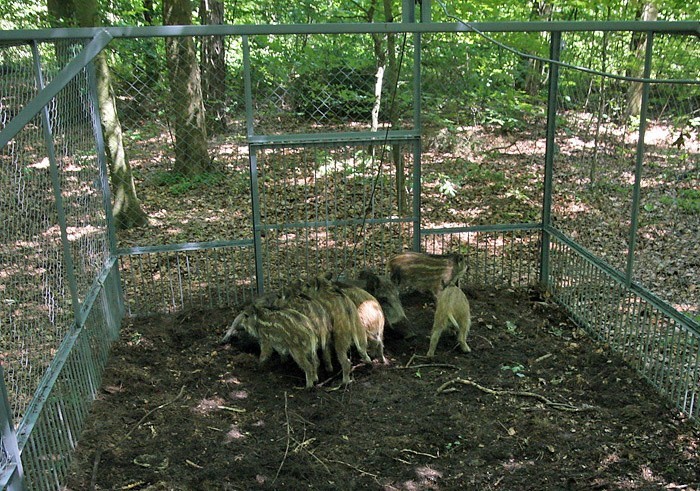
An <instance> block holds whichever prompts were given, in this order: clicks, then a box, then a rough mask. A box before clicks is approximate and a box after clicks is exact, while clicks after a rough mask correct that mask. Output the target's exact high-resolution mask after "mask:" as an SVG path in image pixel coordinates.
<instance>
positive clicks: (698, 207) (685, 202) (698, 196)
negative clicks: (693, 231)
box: [659, 189, 700, 214]
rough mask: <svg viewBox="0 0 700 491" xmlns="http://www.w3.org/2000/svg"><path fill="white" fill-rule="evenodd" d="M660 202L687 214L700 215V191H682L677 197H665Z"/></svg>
mask: <svg viewBox="0 0 700 491" xmlns="http://www.w3.org/2000/svg"><path fill="white" fill-rule="evenodd" d="M659 201H660V202H661V203H663V204H665V205H671V206H674V205H675V206H676V207H678V209H679V210H681V211H683V212H685V213H691V214H692V213H699V212H700V189H680V190H678V193H677V196H675V197H674V196H669V195H663V196H661V198H660V199H659Z"/></svg>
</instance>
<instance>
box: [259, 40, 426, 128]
mask: <svg viewBox="0 0 700 491" xmlns="http://www.w3.org/2000/svg"><path fill="white" fill-rule="evenodd" d="M250 50H251V83H252V92H253V103H254V109H255V128H254V130H255V133H256V134H273V135H274V134H285V133H318V132H329V131H363V130H364V131H367V130H370V129H374V130H375V131H376V129H377V127H379V126H383V125H384V123H386V122H389V121H393V122H394V123H395V124H394V125H393V129H395V130H397V129H401V128H404V129H405V128H408V127H411V126H412V116H413V113H412V110H411V108H412V102H411V101H412V98H413V96H412V94H413V56H412V37H411V36H410V35H407V34H394V33H389V34H375V35H346V34H337V35H333V36H322V35H313V36H311V35H296V36H255V37H251V38H250ZM377 87H379V89H377Z"/></svg>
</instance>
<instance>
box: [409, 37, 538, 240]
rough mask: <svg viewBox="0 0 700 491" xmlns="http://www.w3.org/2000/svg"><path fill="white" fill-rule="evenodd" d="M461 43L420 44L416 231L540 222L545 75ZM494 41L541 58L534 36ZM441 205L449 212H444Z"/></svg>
mask: <svg viewBox="0 0 700 491" xmlns="http://www.w3.org/2000/svg"><path fill="white" fill-rule="evenodd" d="M460 38H463V40H464V42H463V43H455V42H454V41H455V39H454V35H445V34H431V35H426V36H424V38H423V39H424V43H425V47H424V54H423V58H422V60H423V64H424V66H425V69H424V72H425V77H424V87H425V88H424V90H423V91H422V98H423V102H422V107H423V109H424V112H425V118H424V127H423V134H424V141H423V149H424V153H423V155H422V159H421V160H422V171H421V185H422V189H423V190H424V192H423V193H422V196H421V229H423V230H431V229H434V228H446V227H450V226H452V227H465V226H476V225H494V224H513V223H530V222H533V221H539V220H540V218H541V216H540V214H541V206H542V197H543V195H542V182H543V179H542V170H543V168H544V150H545V142H544V136H545V133H544V130H545V125H544V124H543V121H544V114H545V108H546V85H545V80H546V77H545V74H544V72H543V70H544V69H543V67H542V66H535V65H534V64H532V65H530V64H529V61H528V60H527V59H525V58H523V57H521V56H518V55H516V54H513V53H511V52H509V51H506V50H503V49H498V48H495V49H494V47H493V46H492V45H490V43H488V42H487V41H485V40H483V39H482V38H480V37H479V36H476V35H474V34H469V35H468V34H464V35H460ZM499 39H500V40H502V41H504V42H508V43H516V45H528V46H531V47H532V49H533V50H534V52H535V53H539V51H542V50H543V49H544V51H545V53H546V47H547V45H546V38H543V37H542V35H540V34H539V33H536V34H524V33H520V34H519V35H515V34H511V35H503V36H501V37H500V38H499ZM484 50H489V52H492V53H493V56H492V57H491V58H489V60H490V61H489V62H488V63H486V62H484V61H483V60H485V59H486V58H485V57H483V56H479V54H480V52H481V51H484ZM446 59H449V60H450V61H451V62H452V63H453V64H454V67H453V69H452V70H450V71H449V72H448V73H444V72H443V71H440V70H438V67H440V66H444V63H445V62H446V61H445V60H446ZM494 87H498V89H494ZM494 90H498V93H499V95H498V97H495V98H494V97H492V93H493V91H494ZM446 207H447V208H448V209H449V212H450V213H449V214H445V213H442V210H444V209H445V208H446ZM446 216H447V217H448V218H446Z"/></svg>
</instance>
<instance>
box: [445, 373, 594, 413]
mask: <svg viewBox="0 0 700 491" xmlns="http://www.w3.org/2000/svg"><path fill="white" fill-rule="evenodd" d="M454 384H463V385H471V386H472V387H475V388H477V389H479V390H480V391H482V392H486V393H487V394H491V395H494V396H504V395H507V396H517V397H532V398H533V399H537V400H538V401H540V402H542V403H543V404H546V405H547V406H549V407H551V408H552V409H557V410H559V411H568V412H573V413H577V412H581V411H590V410H592V409H596V408H595V407H594V406H588V405H584V406H582V407H577V406H574V405H571V404H567V403H563V402H555V401H552V400H551V399H548V398H546V397H545V396H543V395H541V394H536V393H534V392H527V391H522V390H503V389H490V388H488V387H484V386H483V385H479V384H477V383H476V382H474V381H473V380H469V379H466V378H455V379H452V380H448V381H447V382H445V383H444V384H442V385H441V386H440V387H438V389H437V391H436V392H437V393H438V394H440V393H443V392H446V391H448V390H450V389H451V387H450V386H452V385H454Z"/></svg>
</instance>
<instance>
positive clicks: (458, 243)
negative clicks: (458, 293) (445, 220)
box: [421, 227, 540, 287]
mask: <svg viewBox="0 0 700 491" xmlns="http://www.w3.org/2000/svg"><path fill="white" fill-rule="evenodd" d="M421 237H422V239H421V250H422V251H423V252H427V253H430V254H448V253H455V252H458V253H460V254H462V255H463V256H465V258H466V260H467V274H466V275H465V277H464V279H463V280H462V281H461V284H462V286H467V285H494V286H496V285H497V286H508V287H515V286H517V287H530V286H533V285H535V284H537V282H538V280H539V275H538V272H539V252H540V231H539V230H536V229H534V228H533V229H525V230H518V229H516V230H484V229H483V228H479V227H474V228H463V229H458V228H456V227H455V228H448V229H442V230H429V231H423V233H422V234H421Z"/></svg>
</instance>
